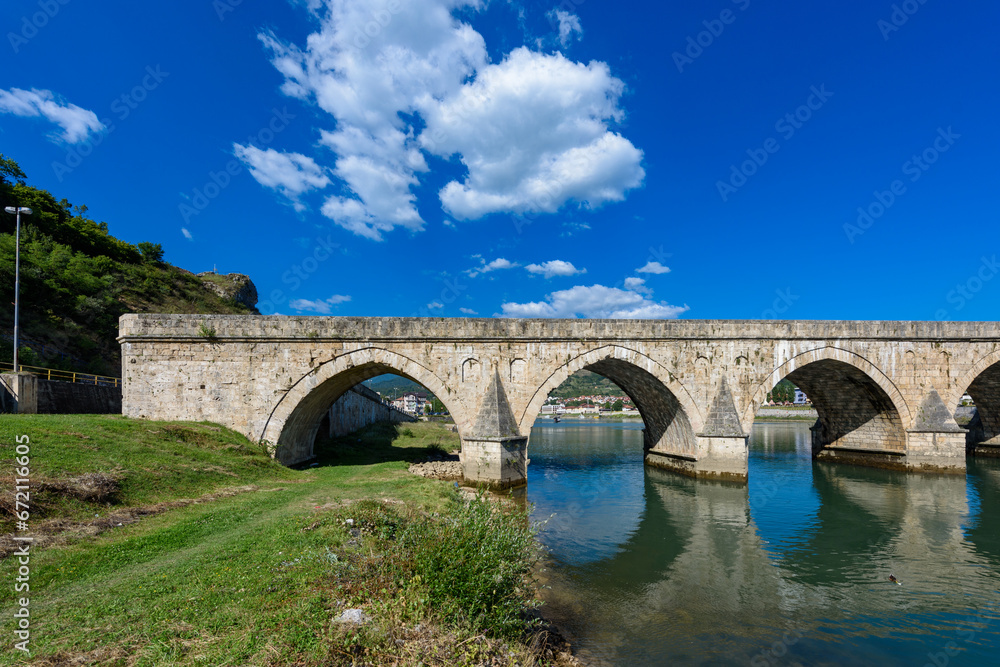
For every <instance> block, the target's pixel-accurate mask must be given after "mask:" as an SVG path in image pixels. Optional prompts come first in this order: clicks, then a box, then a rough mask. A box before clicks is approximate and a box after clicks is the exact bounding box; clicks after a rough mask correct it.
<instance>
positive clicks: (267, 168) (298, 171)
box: [233, 144, 330, 211]
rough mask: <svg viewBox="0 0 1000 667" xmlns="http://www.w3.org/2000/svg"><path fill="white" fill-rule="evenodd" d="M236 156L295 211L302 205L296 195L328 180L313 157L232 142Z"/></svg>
mask: <svg viewBox="0 0 1000 667" xmlns="http://www.w3.org/2000/svg"><path fill="white" fill-rule="evenodd" d="M233 151H234V152H235V153H236V157H238V158H239V159H240V160H242V161H243V163H244V164H245V165H247V167H249V168H250V175H251V176H253V177H254V179H255V180H256V181H257V182H258V183H260V184H261V185H263V186H264V187H268V188H273V189H275V190H277V191H278V192H280V193H281V194H283V195H284V196H285V197H287V198H288V200H289V201H291V202H292V205H293V206H294V207H295V210H296V211H301V210H303V209H304V208H305V206H304V205H303V204H302V203H301V202H299V197H300V196H301V195H303V194H305V193H306V192H308V191H310V190H312V189H315V188H319V189H322V188H325V187H326V186H327V185H329V184H330V179H329V177H327V175H326V174H324V173H323V169H322V168H320V166H319V165H318V164H316V162H315V160H313V159H312V158H310V157H306V156H305V155H302V154H301V153H279V152H278V151H276V150H274V149H273V148H268V149H267V150H261V149H259V148H257V147H256V146H243V145H241V144H233Z"/></svg>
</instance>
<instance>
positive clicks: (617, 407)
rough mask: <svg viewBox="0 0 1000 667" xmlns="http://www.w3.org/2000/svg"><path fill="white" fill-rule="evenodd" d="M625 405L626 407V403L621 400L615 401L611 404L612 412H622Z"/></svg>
mask: <svg viewBox="0 0 1000 667" xmlns="http://www.w3.org/2000/svg"><path fill="white" fill-rule="evenodd" d="M624 407H625V403H624V402H622V401H621V400H617V401H615V402H614V403H612V404H611V410H612V412H621V411H622V408H624Z"/></svg>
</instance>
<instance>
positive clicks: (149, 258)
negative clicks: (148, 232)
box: [139, 241, 163, 264]
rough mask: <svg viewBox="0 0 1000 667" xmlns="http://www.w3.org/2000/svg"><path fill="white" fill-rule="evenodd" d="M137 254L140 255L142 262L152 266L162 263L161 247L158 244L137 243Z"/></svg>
mask: <svg viewBox="0 0 1000 667" xmlns="http://www.w3.org/2000/svg"><path fill="white" fill-rule="evenodd" d="M139 252H140V253H142V259H143V261H144V262H149V263H150V264H153V263H159V262H162V261H163V246H162V245H160V244H159V243H150V242H149V241H142V242H141V243H139Z"/></svg>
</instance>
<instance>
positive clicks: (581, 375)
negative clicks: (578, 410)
mask: <svg viewBox="0 0 1000 667" xmlns="http://www.w3.org/2000/svg"><path fill="white" fill-rule="evenodd" d="M549 396H552V397H554V398H576V397H577V396H625V392H624V391H622V390H621V387H619V386H618V385H616V384H615V383H614V382H612V381H611V380H609V379H607V378H606V377H604V376H603V375H598V374H597V373H591V372H590V371H577V372H576V373H574V374H573V375H570V376H569V377H568V378H566V381H565V382H563V383H562V384H561V385H559V386H558V387H556V388H555V389H554V390H552V393H550V394H549Z"/></svg>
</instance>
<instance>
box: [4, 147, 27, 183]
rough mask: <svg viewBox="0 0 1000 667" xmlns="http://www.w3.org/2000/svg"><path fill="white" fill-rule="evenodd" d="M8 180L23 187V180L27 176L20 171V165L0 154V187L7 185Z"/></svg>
mask: <svg viewBox="0 0 1000 667" xmlns="http://www.w3.org/2000/svg"><path fill="white" fill-rule="evenodd" d="M8 178H9V179H10V180H12V181H14V182H15V183H20V184H21V185H24V179H26V178H27V176H25V174H24V172H23V171H21V167H20V165H18V164H17V163H16V162H14V161H13V160H11V159H10V158H8V157H5V156H4V154H3V153H0V185H2V184H4V183H7V179H8Z"/></svg>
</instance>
